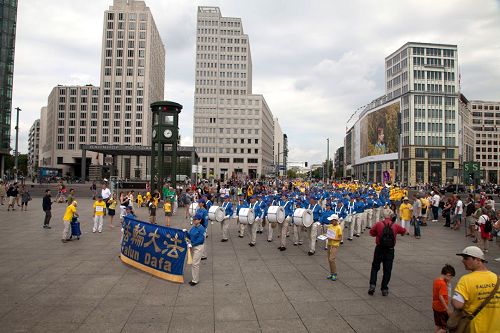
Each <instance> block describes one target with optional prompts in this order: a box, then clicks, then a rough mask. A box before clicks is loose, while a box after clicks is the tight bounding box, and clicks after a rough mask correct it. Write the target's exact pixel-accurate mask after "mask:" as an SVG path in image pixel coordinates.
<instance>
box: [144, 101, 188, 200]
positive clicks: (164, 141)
mask: <svg viewBox="0 0 500 333" xmlns="http://www.w3.org/2000/svg"><path fill="white" fill-rule="evenodd" d="M181 110H182V105H180V104H179V103H175V102H170V101H160V102H154V103H152V104H151V112H152V113H153V117H152V120H153V122H152V126H151V130H152V133H151V138H152V139H151V189H152V190H159V191H161V188H162V185H163V182H164V181H165V179H167V178H170V182H171V183H172V187H173V188H174V189H175V188H176V181H177V145H178V143H179V113H180V112H181ZM168 170H169V171H170V172H168Z"/></svg>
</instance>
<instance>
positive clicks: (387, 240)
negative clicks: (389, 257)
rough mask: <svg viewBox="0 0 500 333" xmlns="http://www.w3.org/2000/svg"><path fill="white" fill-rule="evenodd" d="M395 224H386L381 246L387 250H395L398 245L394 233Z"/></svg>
mask: <svg viewBox="0 0 500 333" xmlns="http://www.w3.org/2000/svg"><path fill="white" fill-rule="evenodd" d="M392 225H393V223H392V222H391V223H385V222H384V230H383V231H382V236H381V237H380V246H382V247H385V248H393V247H394V245H396V239H395V237H394V232H393V231H392Z"/></svg>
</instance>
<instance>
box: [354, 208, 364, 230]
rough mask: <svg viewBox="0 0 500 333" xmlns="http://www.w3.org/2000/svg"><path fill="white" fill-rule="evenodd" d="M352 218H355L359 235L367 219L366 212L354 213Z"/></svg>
mask: <svg viewBox="0 0 500 333" xmlns="http://www.w3.org/2000/svg"><path fill="white" fill-rule="evenodd" d="M352 218H353V224H354V229H355V230H356V235H359V234H360V233H361V228H362V226H363V224H364V221H365V213H357V214H356V215H353V217H352Z"/></svg>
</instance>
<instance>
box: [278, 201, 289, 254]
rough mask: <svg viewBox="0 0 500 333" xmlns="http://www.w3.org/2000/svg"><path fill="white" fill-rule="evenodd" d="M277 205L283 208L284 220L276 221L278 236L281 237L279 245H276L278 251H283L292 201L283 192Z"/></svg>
mask: <svg viewBox="0 0 500 333" xmlns="http://www.w3.org/2000/svg"><path fill="white" fill-rule="evenodd" d="M279 205H280V206H282V207H283V208H284V209H285V221H283V223H278V235H279V236H278V237H281V239H280V246H279V247H278V249H279V250H280V251H285V250H286V237H287V233H288V226H289V224H290V222H291V220H292V216H293V201H292V200H288V199H287V196H286V194H284V193H283V194H282V195H281V201H280V202H279Z"/></svg>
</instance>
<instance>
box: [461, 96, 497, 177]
mask: <svg viewBox="0 0 500 333" xmlns="http://www.w3.org/2000/svg"><path fill="white" fill-rule="evenodd" d="M468 105H469V108H470V110H471V111H472V128H473V130H474V135H475V145H474V147H475V148H474V149H475V158H474V161H475V162H479V163H480V168H481V175H482V177H481V179H482V180H484V181H485V182H486V183H493V184H499V180H500V102H498V101H497V102H493V101H481V100H471V101H469V104H468Z"/></svg>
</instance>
